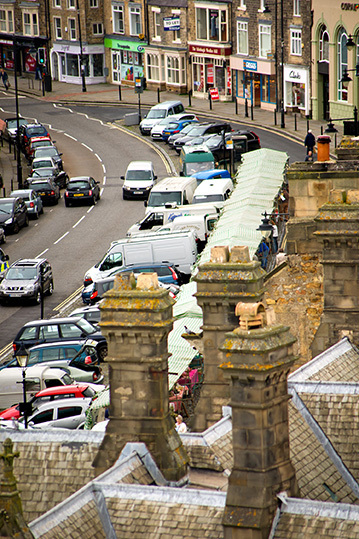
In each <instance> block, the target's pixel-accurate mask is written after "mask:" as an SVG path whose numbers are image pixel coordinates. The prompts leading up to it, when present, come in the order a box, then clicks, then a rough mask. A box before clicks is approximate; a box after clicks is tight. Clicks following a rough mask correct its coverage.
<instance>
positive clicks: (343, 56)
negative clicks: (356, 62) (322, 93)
mask: <svg viewBox="0 0 359 539" xmlns="http://www.w3.org/2000/svg"><path fill="white" fill-rule="evenodd" d="M347 41H348V36H347V34H346V32H345V30H344V28H341V29H340V30H339V33H338V41H337V73H338V100H339V101H348V89H347V88H346V87H345V86H344V84H343V83H342V82H341V79H342V77H343V75H344V72H345V71H347V69H348V49H347Z"/></svg>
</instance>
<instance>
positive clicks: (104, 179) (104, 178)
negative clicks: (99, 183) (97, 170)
mask: <svg viewBox="0 0 359 539" xmlns="http://www.w3.org/2000/svg"><path fill="white" fill-rule="evenodd" d="M106 180H107V178H106V176H104V177H103V184H104V185H106Z"/></svg>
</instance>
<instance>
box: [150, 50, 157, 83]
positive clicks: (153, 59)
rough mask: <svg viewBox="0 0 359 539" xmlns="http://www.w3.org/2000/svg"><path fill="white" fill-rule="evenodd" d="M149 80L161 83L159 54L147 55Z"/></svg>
mask: <svg viewBox="0 0 359 539" xmlns="http://www.w3.org/2000/svg"><path fill="white" fill-rule="evenodd" d="M147 78H148V80H154V81H157V82H158V81H160V66H159V56H158V54H149V53H148V54H147Z"/></svg>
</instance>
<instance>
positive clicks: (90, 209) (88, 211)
mask: <svg viewBox="0 0 359 539" xmlns="http://www.w3.org/2000/svg"><path fill="white" fill-rule="evenodd" d="M94 207H95V206H91V208H89V209H88V210H87V213H90V211H92V210H93V209H94Z"/></svg>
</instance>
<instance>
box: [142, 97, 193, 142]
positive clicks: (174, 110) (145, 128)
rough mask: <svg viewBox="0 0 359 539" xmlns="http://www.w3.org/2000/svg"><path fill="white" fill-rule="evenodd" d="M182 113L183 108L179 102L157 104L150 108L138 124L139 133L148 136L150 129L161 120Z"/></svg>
mask: <svg viewBox="0 0 359 539" xmlns="http://www.w3.org/2000/svg"><path fill="white" fill-rule="evenodd" d="M181 112H184V106H183V104H182V102H181V101H164V102H163V103H158V105H155V106H154V107H152V108H151V110H150V112H149V113H148V114H147V116H145V117H144V119H143V120H142V122H141V123H140V131H141V134H142V135H149V134H150V133H151V129H152V127H154V126H155V125H156V124H158V123H159V122H160V121H161V120H163V118H167V116H172V115H173V114H180V113H181Z"/></svg>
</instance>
